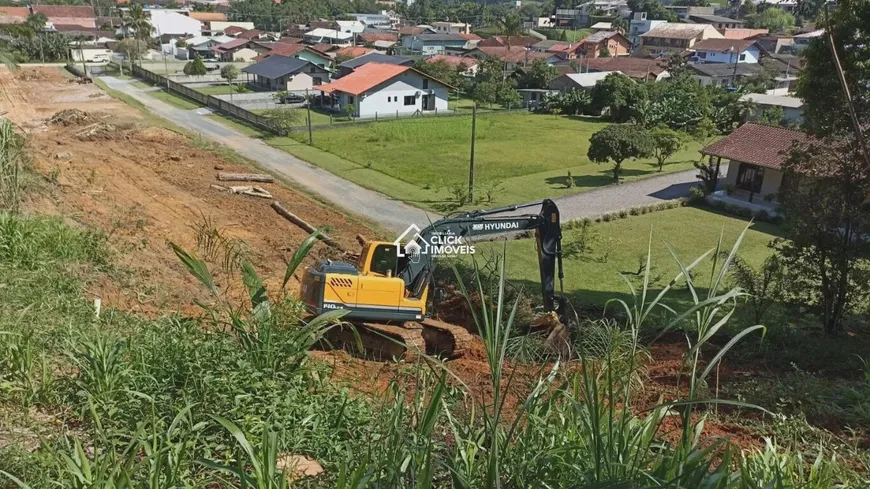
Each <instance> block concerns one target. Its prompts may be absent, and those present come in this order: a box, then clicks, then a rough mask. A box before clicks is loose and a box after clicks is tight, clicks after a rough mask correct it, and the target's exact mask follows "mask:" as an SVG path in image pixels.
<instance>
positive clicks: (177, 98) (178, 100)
mask: <svg viewBox="0 0 870 489" xmlns="http://www.w3.org/2000/svg"><path fill="white" fill-rule="evenodd" d="M147 93H148V95H149V96H151V97H154V98H156V99H158V100H162V101H164V102H166V103H167V104H169V105H172V106H174V107H178V108H179V109H184V110H193V109H198V108H200V107H202V106H201V105H199V104H198V103H196V102H193V101H192V100H190V99H188V98H186V97H182V96H181V95H178V94H176V93H170V92H167V91H166V90H159V91H154V92H147Z"/></svg>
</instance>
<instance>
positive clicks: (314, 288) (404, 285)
mask: <svg viewBox="0 0 870 489" xmlns="http://www.w3.org/2000/svg"><path fill="white" fill-rule="evenodd" d="M538 206H540V211H539V212H537V213H533V214H522V213H518V211H520V210H522V209H527V208H530V207H538ZM532 230H533V231H535V237H536V238H537V252H538V264H539V268H540V272H541V289H542V294H543V306H544V309H545V310H546V312H548V313H549V312H558V311H557V300H556V296H555V283H554V282H555V277H556V267H557V265H558V277H559V281H560V282H561V281H562V279H563V277H564V273H563V270H562V230H561V224H560V221H559V209H558V208H557V207H556V204H555V203H554V202H553V201H552V200H549V199H546V200H542V201H538V202H531V203H528V204H520V205H512V206H508V207H502V208H498V209H491V210H482V211H472V212H464V213H459V214H455V215H452V216H448V217H445V218H443V219H440V220H438V221H436V222H434V223H432V224H430V225H429V226H427V227H425V228H423V229H421V230H418V229H417V228H416V226H412V227H411V228H409V231H410V232H411V233H409V232H406V233H405V235H403V237H402V238H400V239H403V238H405V237H406V236H407V237H408V238H409V239H408V240H407V241H406V242H405V243H404V244H402V243H401V242H400V241H399V240H397V241H396V242H393V243H388V242H379V241H378V242H368V243H366V244H365V246H364V247H363V249H362V252H361V253H360V257H359V261H358V263H357V264H356V265H353V264H351V263H346V262H337V261H332V260H318V261H317V262H316V263H314V264H313V265H312V266H310V267H308V268H307V269H306V270H305V273H304V275H303V278H302V289H301V295H302V299H303V301H304V302H305V303H306V305H307V306H308V307H309V309H310V310H311V311H312V312H313V313H314V314H321V313H324V312H327V311H332V310H339V309H340V310H346V311H348V312H347V314H346V315H345V316H344V319H345V320H347V321H348V322H350V323H353V324H354V325H355V326H356V330H357V332H358V333H357V334H358V336H357V334H353V331H350V330H349V328H344V329H341V330H340V331H339V332H338V333H337V334H336V335H333V336H332V337H331V338H330V342H331V343H333V345H334V344H335V343H336V342H337V343H339V344H340V345H341V346H342V347H347V348H350V349H355V348H356V346H355V345H358V344H359V343H360V342H361V343H362V346H363V348H364V350H365V352H364V353H366V354H368V355H373V356H377V357H380V358H391V357H392V358H405V359H406V360H407V359H411V358H413V357H414V356H415V354H416V353H417V352H426V353H427V354H429V355H439V356H441V357H444V358H448V359H454V358H459V357H461V356H462V355H463V354H464V352H465V350H466V349H467V348H468V347H469V346H470V341H471V336H470V334H469V333H468V330H467V329H466V328H464V327H462V326H457V325H452V324H448V323H445V322H443V321H438V320H436V319H434V318H432V317H430V316H431V311H432V309H433V306H437V304H434V303H433V302H435V301H434V300H433V296H437V295H438V294H435V293H433V291H434V284H433V280H432V277H433V273H434V271H435V258H437V257H438V256H444V255H451V254H455V253H457V252H460V253H461V252H469V251H471V250H472V248H473V244H472V242H470V241H469V240H471V239H473V238H476V237H481V236H490V235H496V234H504V233H512V232H520V231H532ZM408 234H411V236H408ZM372 333H374V334H372Z"/></svg>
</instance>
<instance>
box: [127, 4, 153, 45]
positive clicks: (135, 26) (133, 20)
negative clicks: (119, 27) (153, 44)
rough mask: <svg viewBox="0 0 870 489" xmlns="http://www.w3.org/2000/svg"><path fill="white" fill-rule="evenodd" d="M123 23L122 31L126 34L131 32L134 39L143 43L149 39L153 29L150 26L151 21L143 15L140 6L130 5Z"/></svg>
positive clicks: (143, 11) (143, 12)
mask: <svg viewBox="0 0 870 489" xmlns="http://www.w3.org/2000/svg"><path fill="white" fill-rule="evenodd" d="M123 22H124V31H125V32H126V33H128V34H129V33H131V32H132V34H133V37H134V38H136V39H139V40H143V41H144V40H148V39H151V32H152V31H153V30H154V28H153V27H152V26H151V21H150V20H149V19H148V17H147V16H146V15H145V10H144V9H143V8H142V4H140V3H134V4H132V5H131V7H130V10H129V11H128V13H127V15H126V18H124V19H123Z"/></svg>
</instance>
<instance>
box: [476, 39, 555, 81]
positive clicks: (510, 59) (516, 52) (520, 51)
mask: <svg viewBox="0 0 870 489" xmlns="http://www.w3.org/2000/svg"><path fill="white" fill-rule="evenodd" d="M467 55H468V56H473V57H475V58H477V59H480V60H482V59H485V58H488V57H493V58H496V59H498V60H500V61H501V62H502V63H504V71H505V74H506V75H509V74H511V73H513V72H514V70H516V69H517V67H520V66H529V65H531V64H532V63H534V62H535V60H538V59H541V60H544V61H546V62H547V63H551V64H552V63H556V62H558V61H561V60H562V58H561V57H560V55H558V54H554V53H541V52H538V51H532V50H530V49H526V48H523V47H518V46H511V47H491V46H483V47H481V46H478V47H477V48H476V49H472V50H471V51H469V52H468V53H467Z"/></svg>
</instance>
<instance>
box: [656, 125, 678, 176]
mask: <svg viewBox="0 0 870 489" xmlns="http://www.w3.org/2000/svg"><path fill="white" fill-rule="evenodd" d="M650 137H651V138H652V154H653V156H654V157H655V159H656V162H657V163H658V165H659V171H662V169H663V168H664V166H665V162H666V161H667V160H668V158H670V157H671V156H673V155H675V154H677V153H678V152H680V151H681V150H682V149H683V148H684V147H685V146H686V135H685V133H682V132H679V131H674V130H673V129H668V128H667V127H657V128H655V129H653V130H652V131H650Z"/></svg>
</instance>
